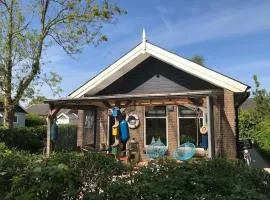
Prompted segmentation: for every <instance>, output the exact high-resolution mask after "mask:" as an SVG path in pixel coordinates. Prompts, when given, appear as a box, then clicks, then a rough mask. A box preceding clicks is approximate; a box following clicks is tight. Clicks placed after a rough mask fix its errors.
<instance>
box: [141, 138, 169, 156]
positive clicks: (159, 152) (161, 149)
mask: <svg viewBox="0 0 270 200" xmlns="http://www.w3.org/2000/svg"><path fill="white" fill-rule="evenodd" d="M166 151H167V148H166V146H165V145H164V144H163V143H162V142H161V140H160V138H158V139H157V140H155V138H154V137H153V138H152V141H151V144H150V145H148V147H147V148H146V154H147V155H148V156H149V157H150V158H153V159H156V158H159V157H162V156H164V155H165V153H166Z"/></svg>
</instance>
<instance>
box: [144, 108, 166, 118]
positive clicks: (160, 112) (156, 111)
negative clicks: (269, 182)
mask: <svg viewBox="0 0 270 200" xmlns="http://www.w3.org/2000/svg"><path fill="white" fill-rule="evenodd" d="M145 116H146V117H166V106H151V107H150V106H149V107H145Z"/></svg>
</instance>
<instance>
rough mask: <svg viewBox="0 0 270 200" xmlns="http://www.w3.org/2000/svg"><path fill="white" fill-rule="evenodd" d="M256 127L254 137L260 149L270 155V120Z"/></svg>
mask: <svg viewBox="0 0 270 200" xmlns="http://www.w3.org/2000/svg"><path fill="white" fill-rule="evenodd" d="M256 128H257V129H256V132H255V134H254V139H255V141H256V143H257V144H258V146H259V147H260V150H261V151H263V153H265V154H267V155H268V156H270V120H264V121H263V122H261V123H260V124H258V126H257V127H256Z"/></svg>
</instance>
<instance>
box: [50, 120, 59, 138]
mask: <svg viewBox="0 0 270 200" xmlns="http://www.w3.org/2000/svg"><path fill="white" fill-rule="evenodd" d="M57 137H58V125H57V124H56V122H54V123H53V124H52V127H51V141H53V142H54V143H55V142H56V140H57Z"/></svg>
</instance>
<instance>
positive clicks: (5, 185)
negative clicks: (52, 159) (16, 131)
mask: <svg viewBox="0 0 270 200" xmlns="http://www.w3.org/2000/svg"><path fill="white" fill-rule="evenodd" d="M38 157H40V156H37V155H32V154H29V153H27V152H23V151H17V150H14V149H8V148H7V147H6V146H5V145H4V143H0V199H3V196H4V194H5V193H6V192H8V191H10V189H11V185H12V178H13V177H14V176H16V175H18V174H21V172H22V171H23V170H25V169H26V168H29V167H32V166H34V164H33V163H34V160H36V161H37V160H38Z"/></svg>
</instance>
